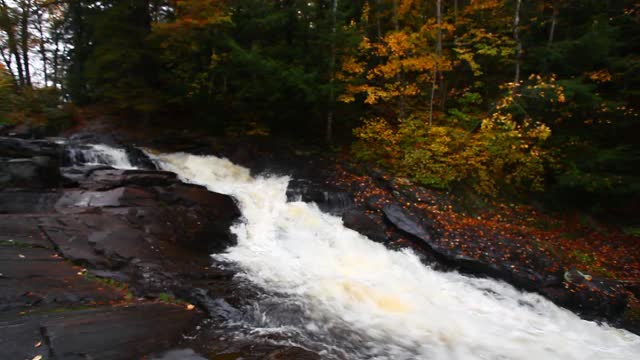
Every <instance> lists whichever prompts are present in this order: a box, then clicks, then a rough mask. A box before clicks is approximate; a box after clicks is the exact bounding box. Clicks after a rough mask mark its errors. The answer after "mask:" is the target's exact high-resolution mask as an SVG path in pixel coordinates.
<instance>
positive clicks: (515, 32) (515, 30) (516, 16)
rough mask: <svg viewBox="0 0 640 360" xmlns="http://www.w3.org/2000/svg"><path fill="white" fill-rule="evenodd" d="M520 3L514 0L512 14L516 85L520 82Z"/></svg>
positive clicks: (520, 0)
mask: <svg viewBox="0 0 640 360" xmlns="http://www.w3.org/2000/svg"><path fill="white" fill-rule="evenodd" d="M520 5H522V0H516V13H515V14H514V16H513V40H515V42H516V74H515V77H514V79H513V82H514V84H515V85H516V86H518V83H520V60H521V57H522V42H521V41H520V34H519V32H518V26H520Z"/></svg>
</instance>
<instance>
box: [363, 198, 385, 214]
mask: <svg viewBox="0 0 640 360" xmlns="http://www.w3.org/2000/svg"><path fill="white" fill-rule="evenodd" d="M386 204H388V200H387V199H386V198H385V197H384V196H382V195H371V196H368V197H367V198H366V199H365V205H366V206H367V208H368V209H369V210H374V211H381V210H382V208H383V207H384V206H385V205H386Z"/></svg>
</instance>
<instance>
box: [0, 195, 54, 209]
mask: <svg viewBox="0 0 640 360" xmlns="http://www.w3.org/2000/svg"><path fill="white" fill-rule="evenodd" d="M60 196H61V193H59V192H36V191H0V214H37V213H48V212H51V211H53V209H54V207H55V204H56V202H57V201H58V199H59V198H60Z"/></svg>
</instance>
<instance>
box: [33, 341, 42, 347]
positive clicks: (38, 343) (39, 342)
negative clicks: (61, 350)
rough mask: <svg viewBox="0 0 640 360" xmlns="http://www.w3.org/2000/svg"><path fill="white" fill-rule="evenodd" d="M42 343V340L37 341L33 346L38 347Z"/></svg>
mask: <svg viewBox="0 0 640 360" xmlns="http://www.w3.org/2000/svg"><path fill="white" fill-rule="evenodd" d="M41 345H42V341H38V342H37V343H36V345H35V346H34V347H37V348H39V347H40V346H41Z"/></svg>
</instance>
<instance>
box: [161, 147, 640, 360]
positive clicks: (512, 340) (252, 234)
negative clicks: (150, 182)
mask: <svg viewBox="0 0 640 360" xmlns="http://www.w3.org/2000/svg"><path fill="white" fill-rule="evenodd" d="M155 159H156V161H158V162H159V164H160V165H161V166H162V167H163V168H164V169H166V170H170V171H174V172H176V173H177V174H178V175H179V176H180V177H181V178H182V179H183V180H184V181H187V182H191V183H196V184H201V185H204V186H206V187H208V188H209V189H210V190H212V191H216V192H221V193H226V194H230V195H232V196H233V197H235V198H236V199H237V201H238V202H239V205H240V208H241V210H242V214H243V216H244V219H243V221H242V222H241V223H239V224H237V225H236V226H235V227H234V229H233V232H234V233H235V234H236V235H237V237H238V245H237V246H235V247H233V248H230V249H229V250H228V252H227V253H225V254H223V255H219V256H217V257H218V258H220V259H222V260H226V261H232V262H234V263H235V264H237V265H238V266H239V267H240V268H241V269H242V272H243V274H244V276H246V278H247V279H249V280H250V281H252V282H253V283H255V284H256V285H258V286H259V287H261V288H263V289H265V291H266V292H267V293H268V294H270V295H268V296H265V299H264V300H263V301H262V302H261V303H260V304H256V313H258V314H259V315H258V316H256V317H255V318H254V322H253V324H250V325H251V326H253V327H254V328H255V332H256V333H265V332H275V333H280V334H284V335H285V336H288V337H289V338H288V339H287V341H289V342H292V343H296V344H297V345H300V346H305V347H308V348H311V349H313V350H316V351H320V352H321V353H322V355H323V357H326V358H340V359H390V360H391V359H393V360H402V359H435V360H439V359H536V360H537V359H563V360H567V359H580V360H585V359H594V360H596V359H597V360H601V359H637V358H638V356H639V355H640V337H637V336H635V335H633V334H631V333H629V332H627V331H624V330H619V329H615V328H611V327H608V326H600V325H598V324H596V323H593V322H588V321H584V320H581V319H580V318H579V317H577V316H576V315H574V314H573V313H571V312H569V311H567V310H564V309H561V308H559V307H557V306H555V305H553V304H552V303H551V302H549V301H547V300H546V299H544V298H542V297H540V296H538V295H535V294H530V293H522V292H519V291H517V290H515V289H514V288H513V287H511V286H509V285H507V284H504V283H502V282H498V281H493V280H489V279H477V278H471V277H467V276H463V275H460V274H458V273H454V272H449V273H444V272H438V271H435V270H433V269H431V268H429V267H427V266H424V265H423V264H422V263H421V262H420V261H419V259H418V258H417V257H416V256H415V255H414V254H413V253H411V252H410V251H401V252H397V251H392V250H389V249H387V248H385V247H384V246H382V245H380V244H377V243H374V242H372V241H370V240H368V239H367V238H365V237H363V236H361V235H359V234H358V233H356V232H354V231H352V230H349V229H347V228H345V227H344V226H342V223H341V220H340V219H339V218H337V217H334V216H331V215H328V214H324V213H322V212H321V211H319V210H318V209H317V207H315V206H314V205H313V204H306V203H302V202H287V201H286V195H285V191H286V187H287V182H288V180H289V179H288V178H286V177H257V178H253V177H251V176H250V174H249V171H248V170H247V169H245V168H242V167H239V166H236V165H234V164H232V163H231V162H229V161H227V160H225V159H220V158H216V157H211V156H195V155H188V154H167V155H157V156H155ZM273 309H276V310H273ZM281 338H282V337H281Z"/></svg>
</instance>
